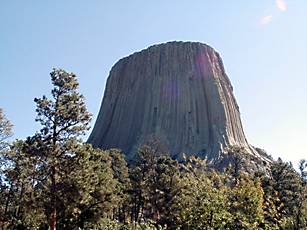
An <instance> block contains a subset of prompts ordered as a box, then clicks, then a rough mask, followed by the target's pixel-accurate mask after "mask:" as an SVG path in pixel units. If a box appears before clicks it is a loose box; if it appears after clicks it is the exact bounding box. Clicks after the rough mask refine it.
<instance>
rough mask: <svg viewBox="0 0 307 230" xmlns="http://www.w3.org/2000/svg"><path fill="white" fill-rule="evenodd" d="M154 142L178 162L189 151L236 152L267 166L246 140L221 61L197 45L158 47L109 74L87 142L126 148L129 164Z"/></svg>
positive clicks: (208, 153) (121, 63) (219, 154)
mask: <svg viewBox="0 0 307 230" xmlns="http://www.w3.org/2000/svg"><path fill="white" fill-rule="evenodd" d="M151 139H156V140H159V142H160V143H161V144H162V145H163V146H165V147H166V148H167V150H168V151H169V153H170V154H171V155H172V156H173V157H175V158H177V159H181V158H182V156H183V153H184V154H185V155H197V156H200V157H203V158H207V159H209V160H218V159H222V158H223V156H225V155H226V154H227V151H228V150H229V148H231V147H232V146H236V147H239V148H240V149H243V150H244V151H245V152H246V153H248V154H249V155H250V156H253V157H256V158H257V159H260V160H262V161H267V160H268V159H267V158H266V157H265V156H264V155H263V154H259V151H257V150H256V149H255V148H254V147H252V146H251V145H250V144H249V143H248V142H247V140H246V137H245V135H244V132H243V128H242V123H241V120H240V112H239V106H238V104H237V102H236V99H235V97H234V94H233V88H232V85H231V83H230V80H229V78H228V76H227V75H226V73H225V69H224V66H223V63H222V59H221V57H220V56H219V54H218V53H217V52H216V51H215V50H214V49H213V48H211V47H209V46H208V45H205V44H202V43H198V42H168V43H164V44H159V45H154V46H151V47H149V48H147V49H145V50H142V51H140V52H136V53H134V54H132V55H130V56H127V57H124V58H122V59H121V60H119V61H118V62H117V63H116V64H115V65H114V66H113V68H112V69H111V71H110V75H109V77H108V80H107V84H106V88H105V93H104V97H103V101H102V105H101V108H100V112H99V115H98V118H97V120H96V123H95V126H94V129H93V131H92V133H91V135H90V137H89V139H88V142H89V143H91V144H92V145H93V146H94V147H101V148H104V149H108V148H120V149H122V150H123V151H124V153H125V154H126V156H127V159H128V160H129V159H132V158H133V156H134V153H135V151H136V150H137V149H138V147H139V146H141V145H142V144H144V143H146V142H148V141H150V140H151Z"/></svg>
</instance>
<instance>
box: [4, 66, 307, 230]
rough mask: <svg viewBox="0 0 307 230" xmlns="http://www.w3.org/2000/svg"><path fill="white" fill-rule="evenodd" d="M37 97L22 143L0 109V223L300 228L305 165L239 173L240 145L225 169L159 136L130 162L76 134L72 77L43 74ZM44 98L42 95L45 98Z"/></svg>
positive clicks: (306, 210)
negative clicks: (177, 154) (32, 129)
mask: <svg viewBox="0 0 307 230" xmlns="http://www.w3.org/2000/svg"><path fill="white" fill-rule="evenodd" d="M50 77H51V82H52V85H53V88H52V89H51V94H50V98H48V97H46V96H42V97H40V98H35V99H34V102H35V104H36V113H37V116H36V118H35V121H36V122H38V123H39V124H40V126H41V128H40V130H37V132H36V133H34V134H33V135H32V136H29V137H27V138H26V139H24V140H14V141H11V140H12V135H13V134H12V129H13V125H12V124H11V122H10V120H9V118H8V117H6V115H5V112H4V111H3V110H2V109H0V229H3V230H4V229H16V230H17V229H42V230H43V229H51V230H55V229H67V230H70V229H71V230H75V229H76V230H77V229H97V230H98V229H115V230H119V229H153V230H154V229H208V230H209V229H212V230H213V229H248V230H250V229H287V230H288V229H289V230H291V229H293V230H299V229H307V173H306V170H307V161H306V160H303V159H302V160H301V161H300V164H299V166H298V167H299V171H296V170H295V169H294V167H293V165H292V164H291V163H288V162H283V161H282V160H281V159H278V160H273V161H272V163H271V164H270V165H269V167H268V168H267V170H261V171H254V172H252V173H251V172H249V173H248V172H246V170H244V168H245V166H244V161H243V160H242V159H241V156H242V154H244V152H241V151H240V149H238V148H236V146H234V147H233V148H231V149H229V153H228V154H231V155H232V156H233V161H232V162H231V164H230V165H229V166H228V167H226V168H224V169H223V170H218V169H214V168H212V167H209V166H208V164H207V162H206V160H204V159H200V158H197V157H185V159H184V160H183V161H181V162H179V161H177V160H174V159H172V158H171V157H170V155H169V154H168V152H167V151H166V150H164V148H162V147H161V146H160V145H159V143H158V141H157V142H156V141H153V142H152V143H150V144H146V145H143V146H141V147H140V148H139V149H138V151H137V153H136V154H135V158H134V160H133V161H132V162H126V160H125V157H124V154H123V153H122V152H121V150H119V149H107V150H103V149H98V148H93V147H92V146H91V145H90V144H88V143H86V142H85V141H84V140H83V139H82V136H83V135H84V134H86V132H87V131H88V130H89V129H90V126H89V125H90V121H91V117H92V115H91V114H90V113H89V112H88V111H87V108H86V103H85V98H84V97H83V96H82V95H81V94H80V93H79V92H78V87H79V84H78V81H77V76H76V75H75V74H73V73H68V72H66V71H65V70H62V69H54V70H53V71H52V72H51V74H50ZM48 95H49V94H48Z"/></svg>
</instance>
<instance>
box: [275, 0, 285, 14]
mask: <svg viewBox="0 0 307 230" xmlns="http://www.w3.org/2000/svg"><path fill="white" fill-rule="evenodd" d="M275 3H276V6H277V8H278V9H279V10H280V11H286V10H287V4H286V2H285V1H284V0H276V1H275Z"/></svg>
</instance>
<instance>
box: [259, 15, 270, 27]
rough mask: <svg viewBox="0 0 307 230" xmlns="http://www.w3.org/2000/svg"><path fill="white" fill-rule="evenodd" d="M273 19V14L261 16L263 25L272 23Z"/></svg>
mask: <svg viewBox="0 0 307 230" xmlns="http://www.w3.org/2000/svg"><path fill="white" fill-rule="evenodd" d="M272 19H273V16H272V15H266V16H264V17H262V18H261V20H260V23H261V24H262V25H266V24H268V23H270V22H271V21H272Z"/></svg>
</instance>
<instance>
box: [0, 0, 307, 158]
mask: <svg viewBox="0 0 307 230" xmlns="http://www.w3.org/2000/svg"><path fill="white" fill-rule="evenodd" d="M306 12H307V1H306V0H295V1H294V0H276V1H275V0H257V1H246V0H236V1H229V0H219V1H213V0H199V1H196V0H195V1H193V0H191V1H183V0H182V1H181V0H173V1H171V0H169V1H166V0H155V1H143V0H138V1H137V0H135V1H134V0H130V1H123V0H122V1H115V0H110V1H107V0H104V1H103V0H96V1H95V0H91V1H81V0H80V1H77V0H66V1H62V0H52V1H51V0H50V1H47V0H46V1H38V0H36V1H34V0H32V1H31V0H28V1H17V0H10V1H5V0H1V1H0V31H1V32H0V35H1V36H0V78H1V81H0V107H2V108H4V110H5V113H6V115H7V117H8V118H9V119H10V120H11V121H12V122H13V123H14V134H15V135H14V138H25V137H26V136H29V135H32V134H33V133H34V132H35V131H36V130H38V129H39V126H38V124H35V122H34V119H35V105H34V102H33V98H34V97H40V96H42V95H43V94H48V93H49V91H50V89H51V84H50V79H49V73H50V71H51V70H52V68H53V67H60V68H64V69H65V70H67V71H71V72H74V73H76V74H77V75H78V77H79V78H78V79H79V82H80V91H81V93H83V94H84V96H85V97H86V101H87V105H88V109H89V111H90V112H92V113H93V114H94V118H93V122H92V125H93V124H94V121H95V119H96V115H97V113H98V110H99V108H100V103H101V100H102V95H103V92H104V86H105V82H106V78H107V76H108V72H109V70H110V69H111V67H112V65H113V64H114V63H115V62H116V61H117V60H118V59H120V58H121V57H123V56H126V55H129V54H131V53H133V52H135V51H138V50H141V49H144V48H146V47H148V46H150V45H153V44H157V43H162V42H166V41H172V40H178V41H179V40H183V41H199V42H203V43H206V44H208V45H210V46H212V47H213V48H215V49H216V50H217V51H218V52H219V53H220V55H221V56H222V58H223V61H224V65H225V68H226V71H227V73H228V75H229V77H230V79H231V81H232V84H233V86H234V93H235V96H236V98H237V101H238V103H239V105H240V111H241V118H242V121H243V126H244V128H245V133H246V135H247V138H248V140H249V142H250V143H251V144H253V145H255V146H258V147H261V148H264V149H266V150H267V151H268V153H269V154H271V155H272V156H273V157H275V158H277V157H279V156H280V157H282V158H283V159H284V160H287V161H290V160H291V161H293V163H294V164H297V162H298V160H299V159H301V158H303V157H305V158H307V119H306V118H307V13H306Z"/></svg>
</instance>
